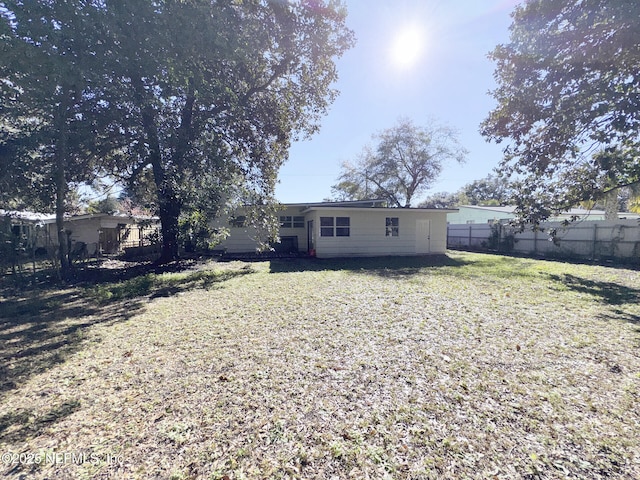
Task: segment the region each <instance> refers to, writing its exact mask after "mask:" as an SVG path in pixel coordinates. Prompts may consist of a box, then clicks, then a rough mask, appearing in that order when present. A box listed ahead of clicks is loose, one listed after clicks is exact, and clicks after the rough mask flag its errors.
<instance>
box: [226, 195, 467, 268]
mask: <svg viewBox="0 0 640 480" xmlns="http://www.w3.org/2000/svg"><path fill="white" fill-rule="evenodd" d="M384 204H385V202H384V200H363V201H354V202H321V203H290V204H283V205H282V210H281V211H279V212H278V216H279V220H280V231H279V235H280V244H275V245H274V248H275V249H276V251H278V250H280V251H288V252H307V253H309V254H311V255H315V256H317V257H319V258H330V257H353V256H359V257H365V256H384V255H425V254H434V253H445V251H446V248H447V214H448V213H453V212H455V211H456V210H455V209H431V208H387V207H385V206H384ZM244 220H245V217H244V216H243V215H242V214H241V213H239V214H237V215H235V216H234V217H233V218H232V220H231V221H230V222H229V231H230V234H229V236H228V237H227V238H226V239H225V240H224V241H223V242H222V243H221V244H220V245H219V248H223V249H224V250H225V251H226V252H227V253H247V252H255V250H256V246H257V242H256V240H255V239H256V231H255V230H254V229H253V228H252V227H250V226H247V225H245V222H244Z"/></svg>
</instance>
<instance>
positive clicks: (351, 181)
mask: <svg viewBox="0 0 640 480" xmlns="http://www.w3.org/2000/svg"><path fill="white" fill-rule="evenodd" d="M374 139H376V140H377V141H378V143H377V145H376V146H375V147H373V148H372V147H366V148H365V149H364V151H363V152H362V154H361V156H360V158H359V159H358V161H357V162H356V163H355V164H350V163H345V164H344V165H343V166H342V174H341V175H340V177H339V179H338V183H337V184H336V185H334V186H333V187H332V192H333V195H334V197H335V198H337V199H342V200H360V199H363V198H385V199H387V200H388V202H389V204H390V205H392V206H395V207H405V208H407V207H410V206H411V202H412V200H413V199H414V197H415V196H416V195H419V194H421V193H423V192H424V191H426V190H427V189H428V188H429V187H430V186H431V185H432V184H433V182H434V181H435V180H436V178H437V177H438V175H439V174H440V172H441V170H442V167H443V165H444V163H445V162H446V161H450V160H455V161H457V162H462V161H463V160H464V157H465V155H466V150H465V149H464V148H462V147H461V146H460V144H459V142H458V139H457V134H456V132H455V131H454V130H452V129H451V128H449V127H445V126H440V125H436V124H433V123H432V124H430V125H428V126H426V127H418V126H416V125H414V124H413V122H411V121H410V120H400V121H399V122H398V123H397V125H396V126H394V127H392V128H389V129H387V130H384V131H382V132H381V133H379V134H377V135H375V136H374Z"/></svg>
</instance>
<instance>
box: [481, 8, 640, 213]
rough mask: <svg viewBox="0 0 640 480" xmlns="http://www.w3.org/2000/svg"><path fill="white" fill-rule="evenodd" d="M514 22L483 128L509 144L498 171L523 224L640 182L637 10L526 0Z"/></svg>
mask: <svg viewBox="0 0 640 480" xmlns="http://www.w3.org/2000/svg"><path fill="white" fill-rule="evenodd" d="M512 16H513V22H512V25H511V37H510V41H509V43H508V44H506V45H499V46H497V47H496V48H495V50H494V51H493V52H492V53H491V54H490V58H492V59H493V60H494V61H495V62H496V70H495V78H496V80H497V83H498V87H497V88H496V89H495V90H494V91H493V92H492V95H493V97H494V98H495V99H496V101H497V106H496V108H495V109H494V110H493V111H492V112H491V113H490V114H489V116H488V118H487V119H486V120H485V121H484V122H483V123H482V126H481V131H482V133H483V135H484V136H485V137H486V138H487V139H489V140H492V141H495V142H502V141H505V143H506V146H505V148H504V154H505V156H504V159H503V161H502V163H501V165H500V170H501V171H502V172H503V173H504V174H505V175H508V176H511V178H512V179H513V180H514V181H515V187H516V191H517V195H516V197H515V198H516V199H517V203H518V205H517V207H518V212H519V213H520V214H521V216H522V218H523V219H524V220H528V221H531V222H534V223H537V222H539V221H542V220H545V219H546V218H548V217H549V216H551V215H553V214H554V213H557V212H559V211H562V210H565V209H567V208H569V207H571V206H573V205H575V204H577V203H580V202H581V201H585V200H597V199H599V198H603V197H604V196H606V195H607V193H608V192H610V191H615V190H616V189H617V188H620V187H622V186H625V185H630V184H634V183H637V182H638V181H640V155H639V153H638V152H639V146H640V136H639V132H640V75H638V72H639V71H640V35H639V34H638V32H640V3H639V2H637V1H636V0H528V1H526V2H525V3H523V4H521V5H519V6H517V7H516V9H515V11H514V12H513V15H512ZM614 200H615V199H614Z"/></svg>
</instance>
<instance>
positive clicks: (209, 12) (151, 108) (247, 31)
mask: <svg viewBox="0 0 640 480" xmlns="http://www.w3.org/2000/svg"><path fill="white" fill-rule="evenodd" d="M0 14H1V15H2V25H1V28H2V30H1V31H0V34H1V35H2V40H3V41H4V43H3V50H4V51H3V53H6V54H7V56H3V59H2V61H0V66H1V67H2V71H1V72H0V80H2V81H1V82H0V86H1V87H2V89H3V91H5V90H8V91H10V92H11V93H12V94H13V95H14V96H15V102H13V103H12V105H11V107H12V108H11V109H10V110H7V111H8V112H9V113H8V114H7V115H4V112H3V119H1V120H3V121H4V120H5V119H7V121H8V122H9V123H10V124H11V129H12V131H11V134H10V135H8V138H4V137H5V136H3V138H0V142H2V145H0V146H2V147H3V148H4V152H5V153H6V155H4V158H5V159H9V160H7V161H8V162H12V163H11V165H12V166H13V167H16V166H17V165H21V166H23V167H24V168H23V170H24V171H25V173H26V176H28V175H29V174H30V173H32V174H35V173H36V172H38V171H40V169H42V168H45V169H47V171H48V175H49V177H50V178H51V182H49V184H50V185H53V187H51V188H54V189H56V194H55V195H52V197H54V196H55V198H56V207H57V208H56V210H57V211H58V212H59V213H60V215H59V216H60V222H59V223H60V225H59V230H60V231H61V237H63V241H64V237H65V235H64V234H62V233H63V225H62V213H63V211H64V207H63V199H64V197H65V194H66V192H67V191H68V185H69V183H70V182H73V181H86V180H88V179H90V176H91V175H92V174H94V173H95V172H96V171H98V170H102V171H104V172H107V173H110V174H113V175H116V176H118V177H119V178H122V179H127V180H128V181H129V182H130V183H132V184H135V183H136V182H138V179H140V178H150V179H152V180H153V189H152V190H153V191H152V192H150V193H151V194H152V195H155V196H156V198H157V202H156V207H157V213H158V215H159V217H160V220H161V224H162V238H163V246H162V247H163V248H162V254H161V259H160V261H162V262H165V261H170V260H173V259H175V258H176V257H177V256H178V238H177V237H178V219H179V217H180V215H181V213H182V212H183V210H185V209H206V210H207V211H208V212H209V213H211V214H216V213H217V212H219V210H220V209H221V208H222V206H224V205H226V204H228V203H230V202H232V201H233V200H236V201H238V200H240V201H245V202H249V203H252V204H254V205H258V206H264V207H266V206H267V205H269V204H271V203H273V198H272V196H273V190H274V186H275V182H276V178H277V173H278V170H279V167H280V166H281V164H282V163H283V162H284V161H285V160H286V158H287V155H288V150H289V146H290V144H291V142H292V141H293V140H294V139H296V138H298V137H299V136H307V135H311V134H313V133H314V132H315V131H316V130H317V129H318V128H319V119H320V118H321V116H322V115H323V114H324V113H325V112H326V110H327V108H328V107H329V105H330V104H331V103H332V101H333V100H334V98H335V96H336V95H337V92H336V91H335V90H334V89H333V88H332V83H333V82H334V81H335V80H336V78H337V71H336V66H335V63H334V60H335V59H336V58H337V57H339V56H340V55H341V54H342V53H343V52H344V51H345V50H346V49H347V48H349V47H350V46H351V44H352V42H353V36H352V32H351V31H350V30H349V29H347V28H346V26H345V18H346V10H345V9H344V7H343V6H342V5H341V4H340V2H338V1H334V0H327V1H321V0H296V1H282V0H242V1H233V2H229V1H226V0H224V1H223V0H190V1H188V2H185V1H180V0H157V1H150V0H126V1H125V0H106V1H99V0H96V1H80V0H78V1H70V2H49V1H19V2H18V1H7V2H3V3H2V4H0ZM5 105H8V103H7V102H5V101H4V100H3V107H4V106H5ZM35 133H38V135H35ZM9 137H10V138H9ZM27 145H28V148H27ZM0 153H2V152H0ZM18 156H20V159H21V161H22V163H21V162H20V161H18V162H16V161H15V159H16V158H17V157H18ZM32 160H33V161H32ZM96 160H99V162H97V161H96ZM46 183H47V182H45V184H46ZM138 183H140V182H138ZM142 183H143V184H144V183H145V182H142ZM45 188H46V185H45ZM266 211H269V209H268V208H265V212H266ZM269 218H271V217H270V216H268V215H263V216H260V215H257V216H255V221H256V223H258V224H259V223H263V224H264V225H265V226H267V227H268V226H273V225H275V221H273V222H270V221H269ZM258 226H260V225H258ZM62 250H65V249H64V248H63V249H62Z"/></svg>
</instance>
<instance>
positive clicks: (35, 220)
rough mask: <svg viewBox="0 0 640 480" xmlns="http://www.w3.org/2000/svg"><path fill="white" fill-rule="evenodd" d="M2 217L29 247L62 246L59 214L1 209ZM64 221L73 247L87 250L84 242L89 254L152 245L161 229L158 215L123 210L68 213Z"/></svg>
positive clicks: (114, 251)
mask: <svg viewBox="0 0 640 480" xmlns="http://www.w3.org/2000/svg"><path fill="white" fill-rule="evenodd" d="M0 216H5V217H9V219H10V221H11V229H12V231H13V233H14V234H15V235H16V236H22V237H23V238H25V239H26V241H27V244H28V246H29V247H33V248H50V247H57V246H58V232H57V229H56V217H55V215H51V214H42V213H35V212H19V211H4V210H0ZM64 223H65V229H66V231H67V235H69V240H70V241H71V250H72V251H73V250H74V249H75V248H78V249H80V248H82V249H83V247H82V244H84V245H85V246H86V253H87V254H88V255H96V254H98V253H119V252H121V251H122V250H123V249H124V248H126V247H137V246H142V245H143V244H147V245H148V244H149V239H148V238H149V237H150V236H152V235H154V233H155V234H157V232H158V229H159V227H158V219H157V218H155V217H142V216H136V217H132V216H129V215H126V214H120V213H114V214H108V213H96V214H85V215H74V216H67V217H65V222H64ZM83 250H84V249H83Z"/></svg>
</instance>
